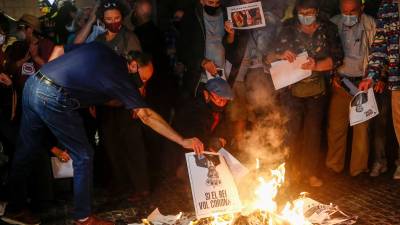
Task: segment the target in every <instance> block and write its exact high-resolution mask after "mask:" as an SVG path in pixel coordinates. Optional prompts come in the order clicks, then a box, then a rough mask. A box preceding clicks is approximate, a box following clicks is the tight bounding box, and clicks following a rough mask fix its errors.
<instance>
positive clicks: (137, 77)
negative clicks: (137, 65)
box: [129, 72, 144, 88]
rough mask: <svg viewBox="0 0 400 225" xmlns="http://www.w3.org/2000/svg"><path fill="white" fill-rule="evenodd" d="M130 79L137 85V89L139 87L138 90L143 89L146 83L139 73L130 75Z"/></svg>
mask: <svg viewBox="0 0 400 225" xmlns="http://www.w3.org/2000/svg"><path fill="white" fill-rule="evenodd" d="M129 77H130V79H131V81H132V82H133V83H134V84H135V87H137V88H141V87H143V85H144V83H143V81H142V79H141V78H140V75H139V73H138V72H136V73H130V74H129Z"/></svg>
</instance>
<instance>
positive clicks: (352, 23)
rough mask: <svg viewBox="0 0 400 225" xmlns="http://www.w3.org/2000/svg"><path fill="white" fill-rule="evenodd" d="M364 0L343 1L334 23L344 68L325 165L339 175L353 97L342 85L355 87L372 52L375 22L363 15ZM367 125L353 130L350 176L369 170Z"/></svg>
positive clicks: (331, 116)
mask: <svg viewBox="0 0 400 225" xmlns="http://www.w3.org/2000/svg"><path fill="white" fill-rule="evenodd" d="M362 8H363V5H362V1H361V0H341V1H340V10H341V14H339V15H337V16H335V17H333V18H332V19H331V21H332V22H333V23H335V24H336V25H337V26H338V30H339V35H340V38H341V40H342V46H343V49H344V53H345V56H344V60H343V65H342V66H340V67H339V68H338V69H337V73H336V75H335V77H334V79H333V87H332V95H331V100H330V106H329V115H328V154H327V158H326V166H327V167H328V168H329V169H331V170H333V171H334V172H336V173H339V172H341V171H343V169H344V164H345V153H346V148H347V143H346V142H347V132H348V130H349V103H350V101H351V99H352V97H353V96H352V95H351V94H349V93H348V92H347V91H346V90H345V89H344V87H342V85H341V80H342V79H347V80H349V81H350V82H352V83H353V84H354V85H355V86H356V87H357V86H358V84H359V83H360V82H361V80H362V79H363V76H364V74H365V71H366V69H367V65H368V55H369V49H370V47H371V45H372V43H373V40H374V36H375V32H376V29H375V26H376V24H375V20H374V19H373V18H372V17H370V16H368V15H366V14H364V13H363V10H362ZM368 155H369V141H368V122H364V123H361V124H357V125H355V126H354V127H353V141H352V154H351V160H350V175H351V176H356V175H358V174H360V173H362V172H365V171H367V170H368Z"/></svg>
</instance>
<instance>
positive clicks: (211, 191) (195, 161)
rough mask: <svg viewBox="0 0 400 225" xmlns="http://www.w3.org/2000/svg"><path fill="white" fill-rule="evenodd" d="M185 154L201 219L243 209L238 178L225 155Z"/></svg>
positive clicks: (196, 206)
mask: <svg viewBox="0 0 400 225" xmlns="http://www.w3.org/2000/svg"><path fill="white" fill-rule="evenodd" d="M185 157H186V163H187V168H188V174H189V178H190V186H191V188H192V194H193V204H194V208H195V212H196V218H197V219H201V218H205V217H212V216H214V215H222V214H230V213H236V212H239V211H241V210H242V203H241V201H240V198H239V193H238V190H237V187H236V184H235V180H234V179H233V176H232V174H231V172H230V170H229V168H228V165H227V164H226V161H225V159H224V157H222V155H220V154H218V153H212V152H205V153H204V154H203V155H201V156H197V155H196V154H195V153H194V152H190V153H186V154H185Z"/></svg>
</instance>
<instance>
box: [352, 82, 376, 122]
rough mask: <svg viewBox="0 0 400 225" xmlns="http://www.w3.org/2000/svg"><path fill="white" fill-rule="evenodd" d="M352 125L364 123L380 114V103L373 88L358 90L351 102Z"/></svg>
mask: <svg viewBox="0 0 400 225" xmlns="http://www.w3.org/2000/svg"><path fill="white" fill-rule="evenodd" d="M349 107H350V110H349V117H350V126H354V125H357V124H360V123H363V122H365V121H367V120H370V119H372V118H373V117H375V116H377V115H378V114H379V110H378V105H377V104H376V99H375V95H374V90H373V89H372V88H370V89H368V91H366V92H363V91H360V92H358V93H357V94H356V95H355V96H354V97H353V99H352V100H351V102H350V106H349Z"/></svg>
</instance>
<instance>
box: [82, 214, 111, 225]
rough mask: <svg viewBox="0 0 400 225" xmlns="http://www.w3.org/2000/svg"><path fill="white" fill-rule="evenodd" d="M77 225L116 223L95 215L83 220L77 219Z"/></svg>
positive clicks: (109, 224) (107, 224)
mask: <svg viewBox="0 0 400 225" xmlns="http://www.w3.org/2000/svg"><path fill="white" fill-rule="evenodd" d="M75 225H114V223H113V222H111V221H108V220H102V219H98V218H96V217H94V216H89V218H88V219H87V220H85V221H83V222H80V221H79V220H75Z"/></svg>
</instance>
